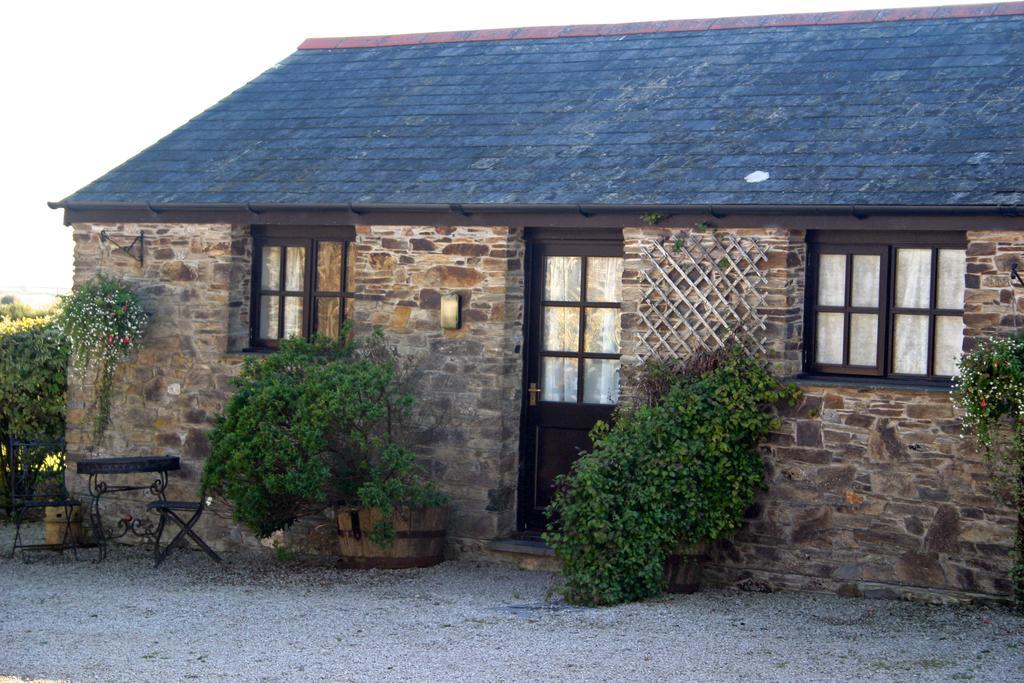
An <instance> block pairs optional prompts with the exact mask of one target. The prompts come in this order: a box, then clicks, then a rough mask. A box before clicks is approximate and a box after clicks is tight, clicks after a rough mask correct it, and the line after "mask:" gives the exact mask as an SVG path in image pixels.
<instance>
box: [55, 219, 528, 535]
mask: <svg viewBox="0 0 1024 683" xmlns="http://www.w3.org/2000/svg"><path fill="white" fill-rule="evenodd" d="M101 231H106V232H107V233H108V234H109V235H110V236H111V237H113V238H114V240H116V241H117V242H118V243H122V244H127V243H128V242H130V241H131V239H132V238H133V237H134V236H135V235H137V234H139V232H140V231H142V232H144V233H145V247H144V249H145V252H144V261H143V263H142V264H140V263H139V262H138V261H136V260H135V259H134V258H132V257H131V256H129V255H128V254H125V253H123V252H121V251H119V250H118V249H116V248H115V247H114V246H113V244H112V243H111V242H107V241H103V240H101V238H100V233H101ZM74 234H75V245H76V246H75V283H76V284H81V283H83V282H85V281H87V280H88V279H90V278H91V277H93V275H95V274H96V273H97V272H104V273H107V274H110V275H116V276H117V277H120V278H122V279H124V280H125V281H126V282H127V283H128V284H129V285H130V286H131V287H132V288H133V289H134V290H135V291H136V292H137V293H138V295H139V297H140V299H141V301H142V305H143V307H144V308H145V310H146V311H147V313H149V315H150V325H149V329H148V331H147V333H146V339H145V346H144V348H143V349H142V350H141V351H140V352H139V353H138V355H137V356H135V357H134V358H133V359H132V360H131V362H130V363H128V364H126V365H125V366H124V367H122V368H121V369H120V370H119V371H118V374H117V377H116V379H115V382H116V384H115V400H114V404H113V408H112V419H111V427H110V429H109V430H108V432H107V434H106V436H105V437H104V439H103V441H102V442H101V443H100V444H99V445H98V447H95V448H94V447H93V446H92V445H91V438H90V435H89V416H90V413H89V411H88V410H87V406H88V405H89V404H90V402H91V400H92V382H91V378H89V377H84V376H79V375H78V374H75V375H74V376H73V378H72V381H71V383H70V389H69V413H68V430H67V438H68V446H69V452H70V459H71V460H72V461H74V460H77V459H79V458H81V457H86V456H89V455H94V454H95V455H127V454H138V455H164V454H174V455H179V456H181V459H182V467H183V469H182V471H181V472H180V473H174V474H173V475H172V476H171V477H170V487H169V490H168V495H170V496H173V497H183V498H187V499H195V498H196V496H197V495H198V494H197V490H198V484H199V477H200V474H201V471H202V466H203V462H204V460H205V458H206V457H207V455H208V454H209V443H208V441H207V433H208V431H209V429H210V427H211V426H212V423H213V416H214V415H215V414H216V413H217V412H218V411H219V410H220V409H221V407H222V406H223V404H224V402H225V401H226V399H227V398H228V396H229V395H230V391H231V388H230V384H229V381H230V379H231V377H233V376H234V375H235V373H236V372H237V370H238V368H239V366H240V365H241V362H242V360H243V359H244V357H245V355H244V354H241V353H239V352H240V351H241V350H243V349H244V348H245V347H246V346H247V343H248V318H249V298H250V271H251V267H252V266H251V240H250V238H249V231H248V229H247V228H244V227H237V226H231V225H164V224H144V225H112V224H108V225H76V226H75V227H74ZM524 251H525V249H524V242H523V238H522V234H521V231H517V230H510V229H508V228H505V227H494V228H434V227H416V226H408V227H375V226H360V227H359V228H357V239H356V247H355V249H354V253H355V273H356V275H355V281H356V302H355V305H354V307H353V310H352V320H353V322H354V324H355V327H356V331H357V332H367V331H369V330H371V329H373V328H378V327H379V328H383V329H384V330H385V331H386V332H387V335H388V337H389V339H390V340H391V341H393V342H394V343H396V344H397V346H398V347H399V349H400V350H401V351H402V352H403V354H405V355H406V356H408V357H409V358H410V360H411V361H413V364H414V366H415V376H414V387H413V388H414V389H415V392H416V394H417V395H418V396H419V398H420V400H419V408H418V410H417V411H416V414H415V415H414V419H413V421H412V423H411V424H410V425H409V429H408V433H407V434H406V436H407V437H408V438H409V439H410V441H411V445H412V446H413V448H414V450H415V451H416V452H417V453H418V454H420V455H422V456H423V460H424V462H425V464H426V465H427V466H428V468H429V470H430V472H431V473H432V474H433V475H434V476H435V477H436V478H437V479H438V480H439V481H440V482H441V484H442V486H443V488H444V489H445V490H446V491H447V492H448V493H449V494H450V496H451V498H452V505H453V518H452V523H451V527H450V536H451V538H452V541H453V544H454V545H455V546H456V549H459V548H464V549H472V548H473V547H475V546H478V545H480V544H481V542H482V541H484V540H487V539H491V538H495V537H497V536H500V535H503V534H506V533H508V532H511V531H512V530H513V529H514V526H515V503H516V481H517V476H518V464H519V450H518V449H519V446H518V444H519V411H520V388H521V377H522V364H521V360H520V350H521V349H520V347H521V344H522V322H523V317H522V316H523V310H522V302H523V254H524ZM447 293H458V294H460V295H461V296H462V302H463V310H462V320H463V324H462V327H461V329H458V330H442V329H441V326H440V319H439V308H440V297H441V295H442V294H447ZM70 480H71V484H72V486H73V487H74V488H77V489H79V490H82V489H84V481H81V480H79V479H78V478H76V477H75V476H71V477H70ZM126 498H129V499H130V498H132V497H131V496H130V495H128V496H126ZM136 498H137V497H136ZM109 502H110V506H109V508H108V507H107V506H106V505H105V511H106V513H107V514H108V515H109V520H115V519H117V517H118V516H119V515H120V514H122V513H132V512H134V513H135V514H138V512H139V510H140V506H141V505H142V503H141V501H140V500H139V499H136V500H134V501H132V502H125V501H119V500H118V498H117V497H112V498H111V499H110V501H109ZM203 526H204V529H203V532H204V534H205V537H206V538H207V539H208V540H210V541H211V542H212V544H213V545H214V546H215V547H219V548H229V547H232V546H237V545H252V544H253V543H254V540H253V539H252V538H251V536H250V535H249V534H247V533H246V532H244V531H243V530H241V529H239V528H238V527H237V526H236V525H234V524H233V523H232V522H231V521H230V519H229V518H228V515H227V513H226V511H224V510H219V509H218V508H217V507H216V506H215V507H214V508H212V509H211V510H209V511H208V512H207V514H206V515H205V516H204V519H203ZM334 538H335V536H334V534H333V524H332V523H331V522H330V519H329V517H327V518H325V519H323V520H314V521H311V522H310V523H309V524H303V525H299V526H298V527H297V528H296V529H294V530H293V531H292V532H291V533H289V534H288V535H286V537H285V538H284V539H283V540H284V541H285V542H286V543H294V544H296V545H299V546H303V547H305V548H306V549H316V548H319V549H320V550H324V551H327V552H333V544H334V542H335V541H334Z"/></svg>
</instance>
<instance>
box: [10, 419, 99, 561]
mask: <svg viewBox="0 0 1024 683" xmlns="http://www.w3.org/2000/svg"><path fill="white" fill-rule="evenodd" d="M7 458H8V463H9V467H10V475H11V476H10V491H9V494H10V499H11V516H12V518H13V521H14V546H13V547H12V548H11V557H14V555H15V554H17V552H18V550H21V552H22V558H23V559H24V558H25V551H26V550H37V549H48V550H60V551H61V552H64V550H65V549H67V548H70V549H71V552H72V553H73V554H74V556H75V559H77V558H78V540H79V539H78V536H77V534H75V533H73V527H74V524H75V520H74V519H73V515H72V513H73V511H74V510H75V508H78V509H81V508H80V505H81V501H79V500H78V499H76V498H72V497H71V495H70V494H69V493H68V490H67V485H66V483H65V481H64V471H65V465H66V454H65V449H64V442H63V441H26V440H21V439H11V440H10V441H9V442H8V443H7ZM48 507H57V508H64V525H63V526H64V532H63V534H62V537H61V540H60V542H59V543H25V542H24V540H23V539H22V533H21V528H22V525H23V524H24V523H25V521H26V520H28V519H29V517H30V516H31V511H33V510H41V509H45V508H48ZM79 524H80V522H79Z"/></svg>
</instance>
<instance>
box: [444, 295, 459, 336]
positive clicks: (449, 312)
mask: <svg viewBox="0 0 1024 683" xmlns="http://www.w3.org/2000/svg"><path fill="white" fill-rule="evenodd" d="M460 327H462V297H461V296H459V295H458V294H445V295H443V296H442V297H441V329H443V330H457V329H459V328H460Z"/></svg>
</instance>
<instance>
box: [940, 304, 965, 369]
mask: <svg viewBox="0 0 1024 683" xmlns="http://www.w3.org/2000/svg"><path fill="white" fill-rule="evenodd" d="M963 345H964V319H963V318H961V317H960V316H958V315H940V316H938V317H936V318H935V374H936V375H943V376H949V377H953V376H955V375H956V374H957V373H958V369H957V364H958V363H959V362H960V353H961V350H962V349H963Z"/></svg>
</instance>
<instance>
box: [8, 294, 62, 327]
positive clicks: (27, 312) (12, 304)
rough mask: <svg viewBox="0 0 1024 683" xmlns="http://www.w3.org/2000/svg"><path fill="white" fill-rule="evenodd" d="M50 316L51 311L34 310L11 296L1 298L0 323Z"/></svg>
mask: <svg viewBox="0 0 1024 683" xmlns="http://www.w3.org/2000/svg"><path fill="white" fill-rule="evenodd" d="M49 315H50V312H49V310H47V309H39V308H33V307H32V306H29V305H28V304H26V303H24V302H22V301H21V300H19V299H18V298H17V297H14V296H11V295H10V294H7V295H5V296H2V297H0V322H3V321H14V320H22V319H24V318H45V317H48V316H49Z"/></svg>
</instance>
